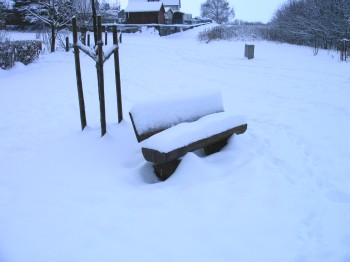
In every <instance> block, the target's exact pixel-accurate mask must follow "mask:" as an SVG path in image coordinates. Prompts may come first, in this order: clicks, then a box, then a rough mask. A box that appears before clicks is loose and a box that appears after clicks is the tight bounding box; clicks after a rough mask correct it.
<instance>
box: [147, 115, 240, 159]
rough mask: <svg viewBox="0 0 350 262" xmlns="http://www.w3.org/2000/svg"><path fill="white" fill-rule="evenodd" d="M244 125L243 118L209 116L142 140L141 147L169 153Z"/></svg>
mask: <svg viewBox="0 0 350 262" xmlns="http://www.w3.org/2000/svg"><path fill="white" fill-rule="evenodd" d="M246 123H247V122H246V121H245V118H244V117H243V116H235V115H232V114H229V113H227V112H220V113H215V114H210V115H206V116H204V117H202V118H200V119H198V120H197V121H195V122H185V123H180V124H178V125H176V126H173V127H172V128H169V129H166V130H163V131H162V132H160V133H158V134H156V135H153V136H151V137H150V138H148V139H146V140H144V141H143V142H142V143H141V146H142V148H147V149H152V150H156V151H159V152H161V153H169V152H171V151H173V150H175V149H177V148H182V147H184V146H188V145H189V144H191V143H192V142H193V141H199V140H202V139H205V138H208V137H211V136H213V135H216V134H219V133H222V132H225V131H227V130H230V129H232V128H235V127H238V126H241V125H245V124H246ZM152 162H153V161H152Z"/></svg>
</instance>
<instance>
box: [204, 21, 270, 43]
mask: <svg viewBox="0 0 350 262" xmlns="http://www.w3.org/2000/svg"><path fill="white" fill-rule="evenodd" d="M268 32H269V29H268V26H266V25H260V24H259V25H231V26H227V25H220V26H215V27H212V28H209V29H206V30H204V31H203V32H200V33H199V35H198V40H199V41H205V42H210V41H213V40H214V41H215V40H243V41H246V40H248V41H252V40H261V39H265V40H269V39H268V38H269V33H268Z"/></svg>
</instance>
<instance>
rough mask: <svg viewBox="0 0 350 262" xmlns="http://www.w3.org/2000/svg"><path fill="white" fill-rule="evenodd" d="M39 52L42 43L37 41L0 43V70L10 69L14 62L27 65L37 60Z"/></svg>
mask: <svg viewBox="0 0 350 262" xmlns="http://www.w3.org/2000/svg"><path fill="white" fill-rule="evenodd" d="M41 50H42V43H41V41H38V40H28V41H12V42H10V41H5V42H1V43H0V68H2V69H8V68H11V67H13V65H14V64H15V62H21V63H23V64H25V65H28V64H30V63H32V62H33V61H34V60H35V59H37V58H39V54H40V51H41Z"/></svg>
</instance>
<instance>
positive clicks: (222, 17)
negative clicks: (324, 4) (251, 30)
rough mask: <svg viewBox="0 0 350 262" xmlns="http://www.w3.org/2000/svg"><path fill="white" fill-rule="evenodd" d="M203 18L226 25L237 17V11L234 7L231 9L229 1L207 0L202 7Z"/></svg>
mask: <svg viewBox="0 0 350 262" xmlns="http://www.w3.org/2000/svg"><path fill="white" fill-rule="evenodd" d="M201 16H202V17H203V18H209V19H212V20H213V21H215V22H217V23H218V24H224V23H227V22H229V21H230V20H231V19H233V18H234V17H235V11H234V8H233V7H232V8H230V6H229V3H228V1H227V0H207V1H206V2H205V3H203V4H202V5H201Z"/></svg>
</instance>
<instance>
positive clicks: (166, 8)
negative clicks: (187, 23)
mask: <svg viewBox="0 0 350 262" xmlns="http://www.w3.org/2000/svg"><path fill="white" fill-rule="evenodd" d="M168 11H171V12H172V13H174V12H173V10H172V9H171V8H170V7H165V13H168Z"/></svg>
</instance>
